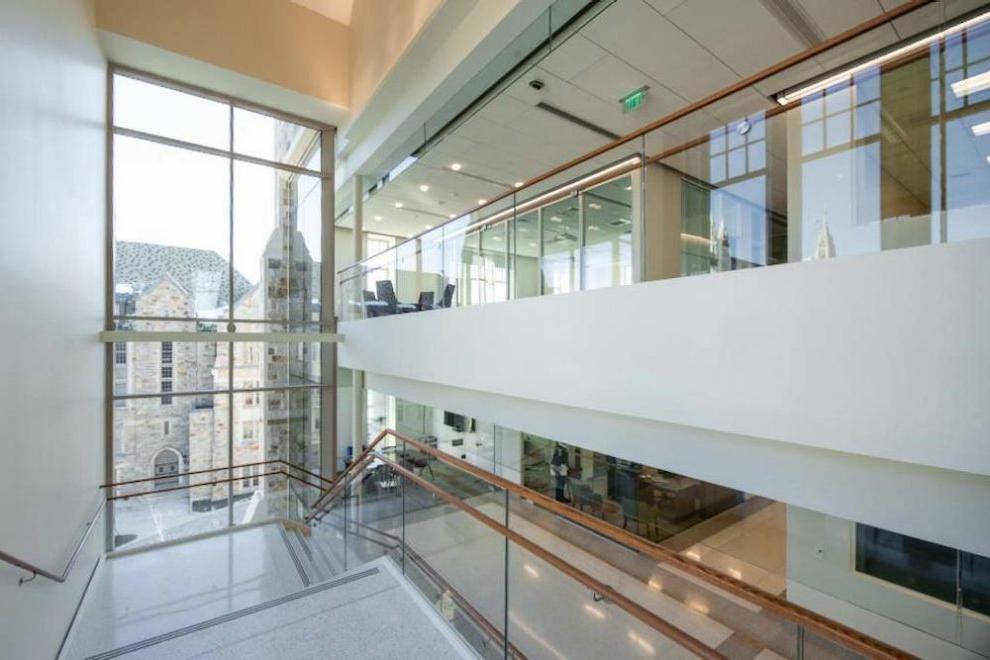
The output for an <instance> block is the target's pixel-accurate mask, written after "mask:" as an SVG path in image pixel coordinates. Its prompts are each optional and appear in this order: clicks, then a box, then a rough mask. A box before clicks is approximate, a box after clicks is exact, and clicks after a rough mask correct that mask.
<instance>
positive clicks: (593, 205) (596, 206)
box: [588, 202, 602, 211]
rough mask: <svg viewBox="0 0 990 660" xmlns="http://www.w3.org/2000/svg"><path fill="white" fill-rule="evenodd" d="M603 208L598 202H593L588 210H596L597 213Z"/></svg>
mask: <svg viewBox="0 0 990 660" xmlns="http://www.w3.org/2000/svg"><path fill="white" fill-rule="evenodd" d="M601 207H602V205H601V204H599V203H598V202H591V203H589V204H588V208H589V209H594V210H596V211H597V210H598V209H600V208H601Z"/></svg>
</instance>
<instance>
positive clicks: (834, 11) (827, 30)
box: [791, 0, 896, 39]
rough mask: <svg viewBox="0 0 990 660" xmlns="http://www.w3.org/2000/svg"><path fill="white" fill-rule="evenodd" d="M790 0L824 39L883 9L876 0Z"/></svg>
mask: <svg viewBox="0 0 990 660" xmlns="http://www.w3.org/2000/svg"><path fill="white" fill-rule="evenodd" d="M791 2H792V3H793V4H794V5H796V6H797V7H799V8H800V10H801V11H802V12H803V13H804V14H805V16H807V17H808V19H809V20H810V21H811V22H812V23H813V24H814V26H815V27H817V28H818V29H819V30H820V31H821V32H822V34H824V35H825V38H826V39H828V38H829V37H834V36H835V35H837V34H839V33H840V32H845V31H846V30H848V29H849V28H851V27H853V26H854V25H858V24H859V23H862V22H863V21H868V20H870V19H871V18H874V17H875V16H878V15H880V14H881V13H882V12H883V11H884V9H883V7H882V6H881V5H880V3H879V2H876V0H791ZM895 4H896V3H895Z"/></svg>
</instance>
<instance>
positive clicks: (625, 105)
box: [619, 86, 649, 112]
mask: <svg viewBox="0 0 990 660" xmlns="http://www.w3.org/2000/svg"><path fill="white" fill-rule="evenodd" d="M648 89H649V87H646V86H643V87H640V88H639V89H637V90H636V91H634V92H629V93H628V94H626V95H625V96H623V97H622V98H621V99H619V103H621V104H622V111H623V112H632V111H633V110H635V109H636V108H638V107H639V106H641V105H643V101H645V100H646V90H648Z"/></svg>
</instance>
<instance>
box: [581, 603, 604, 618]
mask: <svg viewBox="0 0 990 660" xmlns="http://www.w3.org/2000/svg"><path fill="white" fill-rule="evenodd" d="M584 611H585V612H587V613H588V614H590V615H591V616H593V617H595V618H596V619H599V620H600V619H604V618H605V613H604V612H602V611H601V610H600V609H598V608H597V607H595V606H594V605H589V604H588V603H585V604H584Z"/></svg>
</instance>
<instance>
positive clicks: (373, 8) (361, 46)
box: [350, 0, 467, 117]
mask: <svg viewBox="0 0 990 660" xmlns="http://www.w3.org/2000/svg"><path fill="white" fill-rule="evenodd" d="M456 1H457V2H465V1H467V0H456ZM442 2H443V0H358V1H357V2H355V3H354V9H353V11H352V14H351V88H350V94H351V104H350V107H351V117H354V116H356V115H357V114H358V113H359V112H361V110H362V108H364V105H365V104H366V103H367V102H368V99H370V98H371V95H372V94H374V92H375V89H377V88H378V86H379V85H380V84H381V82H382V80H384V79H385V76H386V75H387V74H388V72H389V71H390V70H391V69H392V67H393V66H394V65H395V63H396V62H397V61H398V60H399V58H400V57H401V56H402V54H403V53H404V52H405V50H406V48H407V47H408V46H409V44H410V43H412V40H413V38H414V37H415V36H416V34H418V33H419V31H420V29H421V28H422V27H423V25H424V24H425V23H426V21H427V20H428V19H429V18H430V16H432V15H433V13H434V11H436V9H437V8H438V7H439V6H440V4H441V3H442Z"/></svg>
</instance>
